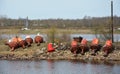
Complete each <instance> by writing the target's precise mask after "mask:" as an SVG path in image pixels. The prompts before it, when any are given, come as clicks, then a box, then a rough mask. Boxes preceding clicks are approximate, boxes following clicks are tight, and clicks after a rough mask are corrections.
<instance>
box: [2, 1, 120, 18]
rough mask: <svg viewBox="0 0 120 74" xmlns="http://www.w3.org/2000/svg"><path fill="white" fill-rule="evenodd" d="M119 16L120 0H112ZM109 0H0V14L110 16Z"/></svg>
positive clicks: (15, 16)
mask: <svg viewBox="0 0 120 74" xmlns="http://www.w3.org/2000/svg"><path fill="white" fill-rule="evenodd" d="M113 4H114V15H117V16H120V0H113ZM110 6H111V0H0V15H2V16H3V15H4V16H7V17H9V18H19V17H21V18H25V17H27V16H28V18H29V19H49V18H53V19H57V18H62V19H81V18H83V17H84V16H91V17H104V16H110V15H111V13H110V11H111V10H110V8H111V7H110Z"/></svg>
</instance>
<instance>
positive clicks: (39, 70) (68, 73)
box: [0, 60, 120, 74]
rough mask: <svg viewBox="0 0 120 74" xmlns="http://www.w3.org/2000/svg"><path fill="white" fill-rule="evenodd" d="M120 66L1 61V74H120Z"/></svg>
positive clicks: (69, 61) (76, 62)
mask: <svg viewBox="0 0 120 74" xmlns="http://www.w3.org/2000/svg"><path fill="white" fill-rule="evenodd" d="M119 71H120V65H117V64H99V63H89V62H87V63H86V62H80V61H72V60H58V61H54V60H40V61H7V60H0V74H119Z"/></svg>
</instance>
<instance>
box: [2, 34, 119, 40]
mask: <svg viewBox="0 0 120 74" xmlns="http://www.w3.org/2000/svg"><path fill="white" fill-rule="evenodd" d="M40 35H41V36H42V37H44V41H48V37H47V35H46V34H40ZM15 36H16V35H15V34H9V35H7V34H2V35H1V38H3V39H11V38H12V37H15ZM19 36H20V37H21V38H22V39H25V37H26V34H19ZM30 36H31V37H32V38H34V37H35V36H36V34H30ZM58 36H59V35H58ZM79 36H82V37H83V38H85V39H87V40H88V41H91V40H92V39H93V38H95V37H96V36H95V35H94V34H70V35H69V38H70V40H72V39H73V37H79ZM98 37H99V35H98ZM61 38H62V37H61ZM114 41H115V42H118V41H120V34H114Z"/></svg>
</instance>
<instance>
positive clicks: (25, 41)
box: [5, 33, 44, 51]
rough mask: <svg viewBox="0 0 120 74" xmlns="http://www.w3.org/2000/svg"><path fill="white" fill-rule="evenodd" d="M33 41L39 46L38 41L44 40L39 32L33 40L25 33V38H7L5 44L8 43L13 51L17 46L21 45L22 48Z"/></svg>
mask: <svg viewBox="0 0 120 74" xmlns="http://www.w3.org/2000/svg"><path fill="white" fill-rule="evenodd" d="M33 42H35V43H36V44H37V46H39V45H40V43H43V42H44V40H43V37H42V36H40V34H39V33H38V34H37V35H36V36H35V38H34V40H33V39H32V38H31V37H30V35H27V36H26V37H25V39H22V38H20V37H18V36H16V37H14V38H12V39H10V40H8V41H7V42H5V45H8V46H9V47H10V48H11V51H14V50H15V49H16V48H19V47H22V48H25V47H29V46H31V44H32V43H33Z"/></svg>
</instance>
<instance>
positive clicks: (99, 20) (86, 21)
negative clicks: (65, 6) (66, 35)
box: [0, 16, 120, 28]
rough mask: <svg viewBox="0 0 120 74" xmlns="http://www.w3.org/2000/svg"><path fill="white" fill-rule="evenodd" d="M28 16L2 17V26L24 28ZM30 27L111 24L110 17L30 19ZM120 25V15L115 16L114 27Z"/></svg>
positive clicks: (0, 23) (77, 26)
mask: <svg viewBox="0 0 120 74" xmlns="http://www.w3.org/2000/svg"><path fill="white" fill-rule="evenodd" d="M25 23H26V18H24V19H23V18H19V19H11V18H6V17H0V27H1V28H13V26H14V28H15V27H16V28H23V27H25ZM28 23H29V26H28V28H49V27H50V26H55V27H57V28H95V27H99V26H103V27H106V28H109V26H110V24H111V19H110V17H88V16H85V17H84V18H83V19H36V20H30V19H28ZM117 27H120V17H118V16H114V28H117Z"/></svg>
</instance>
